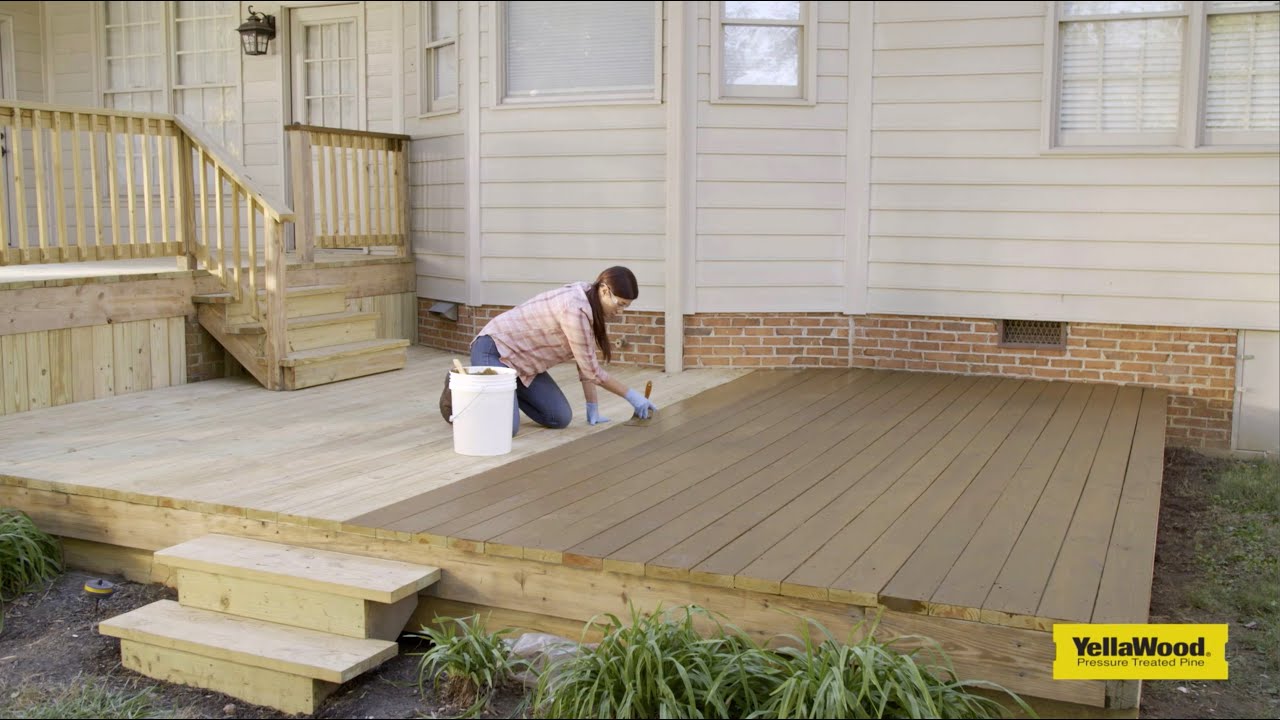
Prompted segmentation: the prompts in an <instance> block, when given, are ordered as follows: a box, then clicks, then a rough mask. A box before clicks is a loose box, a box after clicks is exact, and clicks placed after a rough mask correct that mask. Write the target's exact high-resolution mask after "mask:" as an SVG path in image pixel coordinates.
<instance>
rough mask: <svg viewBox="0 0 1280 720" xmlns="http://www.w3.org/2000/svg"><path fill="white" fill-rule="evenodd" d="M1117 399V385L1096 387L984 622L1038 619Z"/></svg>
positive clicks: (990, 598)
mask: <svg viewBox="0 0 1280 720" xmlns="http://www.w3.org/2000/svg"><path fill="white" fill-rule="evenodd" d="M1115 397H1116V388H1115V387H1114V386H1111V385H1099V386H1096V387H1095V388H1094V390H1093V394H1092V395H1091V396H1090V397H1089V402H1088V404H1087V405H1086V406H1085V410H1084V414H1083V415H1081V417H1080V421H1079V422H1078V423H1076V429H1075V432H1073V433H1072V434H1071V439H1070V440H1069V441H1068V442H1067V448H1066V450H1064V451H1063V456H1062V460H1061V461H1059V463H1058V466H1057V467H1056V468H1055V469H1054V471H1053V475H1052V476H1051V477H1050V478H1049V484H1048V485H1047V486H1046V487H1045V489H1044V492H1043V493H1042V494H1041V495H1040V500H1039V502H1037V503H1036V506H1035V508H1034V509H1033V510H1032V511H1031V516H1030V517H1029V518H1028V519H1027V522H1026V523H1025V524H1024V526H1023V530H1022V534H1021V535H1019V536H1018V540H1017V542H1015V543H1014V546H1013V550H1012V551H1011V552H1010V553H1009V557H1008V558H1006V559H1005V562H1004V566H1003V567H1002V568H1001V569H1000V574H999V575H997V576H996V581H995V584H994V585H992V586H991V591H990V592H988V593H987V598H986V600H984V601H983V604H982V615H981V617H982V620H983V621H985V622H996V623H1002V622H1014V623H1021V622H1022V620H1021V619H1020V618H1034V617H1035V613H1036V609H1037V608H1038V607H1039V606H1040V598H1041V596H1042V595H1043V594H1044V587H1045V583H1046V582H1048V580H1049V573H1050V572H1051V571H1052V570H1053V561H1054V559H1055V558H1057V557H1058V549H1059V548H1060V547H1061V546H1062V539H1063V537H1065V536H1066V534H1067V527H1068V526H1069V525H1070V523H1071V515H1070V512H1074V509H1075V507H1076V503H1077V502H1078V501H1079V499H1080V491H1081V490H1082V489H1083V488H1084V482H1085V478H1086V477H1087V476H1088V474H1089V467H1090V466H1091V465H1092V464H1093V458H1094V455H1095V454H1096V453H1097V449H1098V443H1099V442H1101V440H1102V437H1103V430H1104V429H1105V427H1106V423H1107V417H1108V416H1109V415H1110V414H1111V408H1112V405H1113V404H1114V402H1115Z"/></svg>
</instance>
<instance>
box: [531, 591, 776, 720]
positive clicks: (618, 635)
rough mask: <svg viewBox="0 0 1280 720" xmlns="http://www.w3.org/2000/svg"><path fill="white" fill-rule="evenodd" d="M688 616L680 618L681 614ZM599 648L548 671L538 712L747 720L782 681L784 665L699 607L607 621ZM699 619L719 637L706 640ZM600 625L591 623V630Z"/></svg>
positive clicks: (568, 715) (542, 679)
mask: <svg viewBox="0 0 1280 720" xmlns="http://www.w3.org/2000/svg"><path fill="white" fill-rule="evenodd" d="M681 614H682V617H676V616H678V615H681ZM601 617H602V618H606V619H607V620H608V622H607V623H603V622H602V623H601V625H602V626H603V627H604V628H605V634H604V638H603V639H602V640H601V641H600V643H599V644H598V645H597V646H596V647H595V648H589V647H587V646H582V647H581V652H580V654H579V655H578V656H577V657H574V658H571V659H568V660H565V661H562V662H560V663H557V664H555V665H552V666H551V667H549V668H547V669H546V670H544V671H543V673H542V675H541V676H540V677H539V680H538V689H537V691H536V693H535V695H534V701H533V703H534V709H535V711H536V712H537V713H538V714H539V715H542V716H544V717H560V718H592V717H608V718H618V719H619V720H625V719H627V718H656V717H680V718H705V717H747V716H748V715H750V714H751V713H752V712H753V711H754V710H755V709H756V708H757V707H759V706H760V705H761V704H762V703H763V702H764V701H765V700H766V699H767V698H768V695H769V692H770V691H771V690H772V688H773V687H774V686H775V685H776V684H777V683H778V682H779V681H780V679H781V677H780V672H781V670H782V667H783V666H782V664H781V663H780V662H778V658H777V657H776V656H774V655H773V654H772V653H770V652H768V651H765V650H762V649H761V648H759V647H758V646H757V645H756V644H755V643H753V642H752V641H751V640H750V639H749V638H748V637H747V636H746V635H744V634H742V633H741V632H740V631H738V630H736V629H732V628H730V629H729V630H727V631H726V629H725V628H724V626H722V625H721V624H720V623H719V622H718V621H716V620H715V619H714V618H713V617H712V616H711V614H710V613H709V612H707V611H706V610H705V609H703V608H700V607H697V606H688V607H680V608H675V609H673V610H671V611H670V612H666V613H664V612H662V611H661V610H660V609H659V611H658V612H656V613H654V614H652V615H649V616H642V615H641V614H640V613H639V612H638V611H636V610H635V608H634V607H633V608H632V609H631V624H629V625H623V624H622V622H621V621H620V620H619V619H618V618H617V617H616V616H614V615H604V616H601ZM695 617H702V618H705V619H707V620H709V621H710V622H711V623H712V624H713V626H714V627H715V628H716V629H717V631H718V632H716V633H714V634H713V635H712V636H710V637H707V638H704V637H702V636H701V635H700V634H699V633H698V632H697V630H696V629H695V627H694V619H695ZM595 623H596V619H593V620H592V624H595Z"/></svg>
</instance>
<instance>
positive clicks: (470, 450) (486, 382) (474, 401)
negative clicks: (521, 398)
mask: <svg viewBox="0 0 1280 720" xmlns="http://www.w3.org/2000/svg"><path fill="white" fill-rule="evenodd" d="M486 370H492V371H494V373H496V374H494V375H472V374H467V375H462V374H460V373H457V372H454V371H450V372H449V389H450V390H452V391H453V451H454V452H456V453H458V454H459V455H479V456H487V455H505V454H507V453H509V452H511V413H512V410H513V408H514V406H515V402H516V371H515V370H512V369H511V368H504V367H477V366H472V367H468V368H467V373H480V372H484V371H486Z"/></svg>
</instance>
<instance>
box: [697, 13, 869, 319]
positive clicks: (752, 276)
mask: <svg viewBox="0 0 1280 720" xmlns="http://www.w3.org/2000/svg"><path fill="white" fill-rule="evenodd" d="M815 5H816V6H817V13H818V16H817V38H816V41H817V43H818V84H817V88H816V93H815V99H816V101H817V103H816V104H815V105H798V106H788V105H767V104H761V105H751V104H736V103H735V104H718V103H711V102H710V97H711V66H710V63H711V59H710V58H711V57H712V52H711V50H712V48H711V43H712V42H715V37H714V35H715V29H714V27H713V25H712V20H711V15H712V14H711V5H710V3H706V2H703V3H699V10H698V28H697V32H698V104H697V113H698V119H697V125H698V127H697V131H696V132H697V136H696V140H695V143H696V147H697V160H696V168H695V173H696V194H697V203H696V210H695V213H696V225H697V238H696V242H695V248H694V258H693V270H694V284H695V297H694V298H693V302H692V306H693V309H695V310H696V312H783V311H818V312H821V311H838V310H840V309H842V308H843V306H844V305H843V303H844V296H845V265H844V263H845V231H846V223H847V219H846V212H845V205H846V201H847V195H846V193H847V191H846V187H845V179H846V178H845V175H846V168H847V160H846V157H845V153H846V148H847V131H846V127H847V120H846V106H847V103H848V94H849V90H848V87H849V86H848V73H849V5H848V3H845V2H818V3H815Z"/></svg>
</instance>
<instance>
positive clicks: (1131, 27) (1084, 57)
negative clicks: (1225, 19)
mask: <svg viewBox="0 0 1280 720" xmlns="http://www.w3.org/2000/svg"><path fill="white" fill-rule="evenodd" d="M1183 4H1184V3H1181V2H1064V3H1062V8H1061V13H1062V14H1061V23H1060V30H1059V47H1060V66H1059V91H1058V139H1059V141H1060V142H1061V143H1062V144H1064V145H1116V144H1121V145H1148V144H1150V145H1173V144H1175V143H1176V142H1177V136H1178V115H1179V106H1180V104H1181V85H1182V58H1183V39H1184V37H1185V35H1186V30H1187V18H1186V17H1185V16H1182V15H1177V14H1180V13H1183V12H1184V8H1183Z"/></svg>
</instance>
